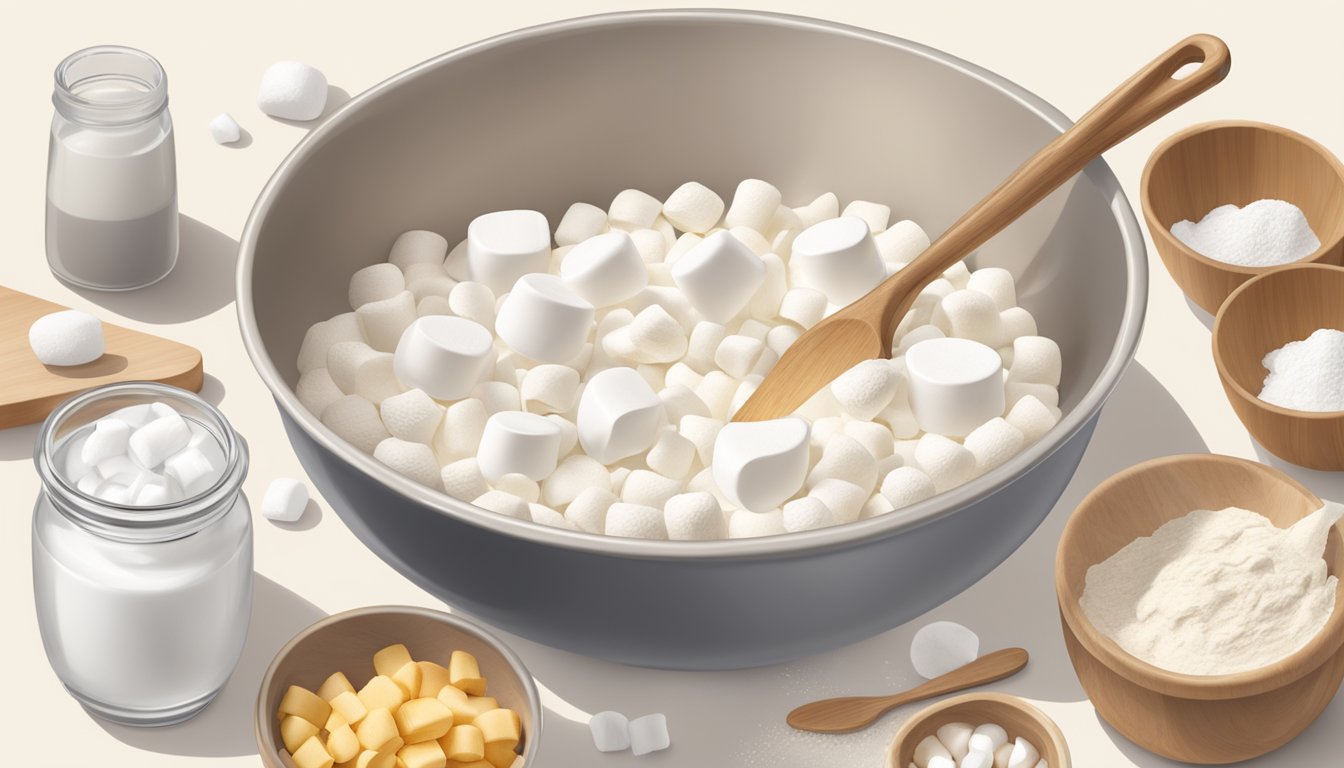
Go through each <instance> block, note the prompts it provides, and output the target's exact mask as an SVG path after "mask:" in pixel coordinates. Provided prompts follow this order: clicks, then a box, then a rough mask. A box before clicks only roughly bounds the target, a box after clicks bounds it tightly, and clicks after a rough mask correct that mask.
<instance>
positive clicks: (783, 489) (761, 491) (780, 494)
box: [713, 418, 811, 512]
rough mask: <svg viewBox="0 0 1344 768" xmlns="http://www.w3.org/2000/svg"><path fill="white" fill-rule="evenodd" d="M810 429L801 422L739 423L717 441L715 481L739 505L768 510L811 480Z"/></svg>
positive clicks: (715, 444)
mask: <svg viewBox="0 0 1344 768" xmlns="http://www.w3.org/2000/svg"><path fill="white" fill-rule="evenodd" d="M810 432H811V427H810V425H809V424H808V423H807V421H805V420H803V419H799V418H784V419H771V420H769V421H743V422H734V423H732V424H728V425H726V426H724V427H723V429H721V430H719V434H718V437H717V438H716V439H715V441H714V458H713V470H714V482H715V483H716V484H718V486H719V489H720V490H721V491H722V492H723V494H724V495H725V496H727V497H728V499H729V500H731V501H732V502H733V503H735V504H736V505H737V506H739V507H741V508H743V509H748V510H751V511H752V512H768V511H770V510H772V509H775V508H777V507H778V506H779V505H781V504H783V503H784V502H785V501H787V500H788V499H789V498H790V497H792V496H793V494H794V493H796V492H797V491H798V489H799V488H801V487H802V486H803V481H804V480H806V479H807V462H808V436H809V434H810Z"/></svg>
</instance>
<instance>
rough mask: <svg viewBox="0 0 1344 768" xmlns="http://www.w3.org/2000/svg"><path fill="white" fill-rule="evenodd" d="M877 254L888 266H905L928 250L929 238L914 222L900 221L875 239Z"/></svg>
mask: <svg viewBox="0 0 1344 768" xmlns="http://www.w3.org/2000/svg"><path fill="white" fill-rule="evenodd" d="M873 241H874V243H875V244H876V245H877V252H878V254H879V255H881V257H882V261H883V263H885V264H887V265H901V266H904V265H906V264H909V263H910V262H912V261H914V260H915V257H917V256H919V254H921V253H923V252H924V251H926V250H928V247H929V236H928V235H927V234H925V232H924V230H923V229H922V228H921V227H920V226H919V225H918V224H916V223H915V222H913V221H909V220H906V221H898V222H896V223H895V224H892V225H891V226H890V227H888V228H886V229H885V230H883V231H882V232H879V233H878V234H877V235H875V236H874V237H873Z"/></svg>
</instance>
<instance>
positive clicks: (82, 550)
mask: <svg viewBox="0 0 1344 768" xmlns="http://www.w3.org/2000/svg"><path fill="white" fill-rule="evenodd" d="M167 409H171V412H170V411H169V410H167ZM174 414H175V415H176V416H180V417H181V419H182V420H183V421H184V422H185V423H186V428H187V429H188V430H189V434H190V440H191V441H192V442H191V444H190V448H187V447H181V448H178V449H177V452H176V453H174V454H173V456H178V455H182V456H186V457H187V459H192V461H187V460H181V463H180V465H179V463H178V460H174V459H171V458H170V459H169V460H168V461H172V462H174V463H173V464H172V465H171V467H170V468H169V469H164V470H163V471H161V472H160V471H156V468H155V467H150V468H148V469H146V468H144V467H140V468H138V469H137V468H134V466H135V462H136V458H137V457H143V456H144V455H145V451H146V450H155V449H157V448H160V447H162V445H163V441H162V440H155V441H152V442H153V445H150V446H149V448H145V445H147V444H148V443H149V442H151V441H146V440H140V441H138V442H137V441H135V440H132V441H131V442H130V444H129V445H130V448H129V454H128V453H126V452H125V449H123V453H122V454H118V455H117V456H115V457H113V458H104V459H101V460H100V461H99V463H97V464H92V465H91V464H89V463H87V462H85V461H83V459H82V457H83V456H84V455H85V454H84V453H83V451H82V449H83V447H84V446H85V444H87V443H88V441H89V439H90V436H91V435H92V434H93V433H94V432H95V431H96V429H97V428H98V427H97V425H98V423H100V422H108V421H110V419H108V418H105V417H108V416H110V415H111V416H116V421H118V422H119V423H118V424H117V425H116V426H117V427H118V430H119V431H121V432H122V433H123V434H127V432H126V430H123V429H121V424H122V423H125V424H127V425H135V426H132V431H131V432H129V434H131V435H132V436H133V435H134V432H135V431H138V430H141V429H144V428H145V426H146V425H147V424H150V423H152V422H153V421H154V419H156V418H169V419H172V418H175V416H174ZM172 426H176V427H177V428H178V429H179V430H180V429H181V428H182V425H180V424H176V423H174V424H173V425H172ZM151 431H154V432H163V431H164V430H151ZM146 436H147V437H148V436H150V435H149V434H148V433H146ZM121 445H122V446H125V445H127V442H126V441H125V440H123V441H122V442H121ZM172 447H173V446H168V448H172ZM137 448H140V449H141V450H140V451H139V452H137V450H136V449H137ZM165 450H166V449H165ZM193 451H195V452H194V453H193ZM201 457H204V458H201ZM127 462H130V463H129V464H128V463H127ZM34 463H35V464H36V465H37V471H38V474H39V475H40V477H41V479H42V491H41V494H40V495H39V496H38V499H37V504H36V506H35V508H34V510H33V530H32V539H33V592H34V598H35V601H36V605H37V618H38V625H39V627H40V629H41V634H42V643H43V646H44V647H45V649H46V653H47V658H48V660H49V661H50V662H51V666H52V668H53V669H54V670H55V672H56V675H57V676H58V677H59V678H60V680H61V682H62V683H63V684H64V685H65V687H66V688H67V689H68V690H69V691H70V693H71V694H72V695H73V696H74V697H75V698H76V699H77V700H78V701H79V702H80V703H81V704H82V705H83V706H84V707H85V708H86V709H88V710H90V711H91V712H92V713H94V714H96V715H98V716H100V717H103V718H105V719H108V720H112V721H115V722H120V723H124V724H130V725H168V724H171V723H176V722H181V721H182V720H186V719H187V718H190V717H191V716H192V715H194V714H196V713H197V712H199V711H200V710H201V709H202V708H204V707H205V706H206V705H207V704H209V703H210V701H211V699H213V698H214V697H215V695H216V694H218V693H219V691H220V690H221V689H222V688H223V687H224V684H225V683H226V682H227V681H228V679H229V676H230V674H231V673H232V672H233V668H234V666H235V665H236V664H237V662H238V659H239V657H240V655H241V654H242V650H243V643H244V641H245V640H246V637H247V628H248V621H249V619H250V616H251V605H252V519H251V511H250V509H249V506H248V503H247V498H246V497H245V496H244V495H243V493H242V482H243V479H244V477H245V476H246V475H247V468H248V456H247V448H246V445H245V444H244V443H243V440H242V439H241V437H240V436H239V435H238V434H237V433H236V432H234V430H233V428H232V427H231V426H230V425H229V423H228V421H227V420H225V418H224V416H223V415H222V414H221V413H220V412H219V411H218V410H217V409H215V408H214V407H213V406H211V405H210V404H209V403H207V402H205V401H204V400H202V399H201V398H200V397H197V396H196V395H194V394H192V393H190V392H187V391H185V390H181V389H177V388H176V387H170V386H166V385H162V384H152V383H142V382H137V383H129V384H113V385H109V386H105V387H100V388H97V389H93V390H90V391H89V392H86V393H84V394H82V395H78V396H76V397H74V398H72V399H71V400H69V401H67V402H66V403H65V404H63V405H61V406H60V407H59V408H57V409H56V410H55V411H54V412H53V413H52V414H51V415H50V416H49V417H48V418H47V420H46V422H45V423H44V424H43V426H42V430H41V432H40V434H39V437H38V443H37V452H36V455H35V456H34ZM216 465H217V466H216ZM164 466H169V464H168V462H167V461H166V462H163V463H162V464H160V465H156V467H164ZM187 467H195V468H196V471H193V472H191V473H190V474H188V472H187V471H186V469H185V468H187ZM207 468H208V469H207ZM123 471H124V472H129V473H131V475H132V476H117V475H116V473H117V472H123ZM100 473H101V474H100ZM88 478H92V481H90V480H89V479H88ZM127 483H129V485H127ZM150 484H157V485H155V487H156V488H158V487H159V486H160V485H161V486H162V487H163V488H166V489H168V491H167V493H166V495H165V494H164V493H162V492H160V493H159V494H158V495H157V496H155V497H153V498H151V496H149V495H146V494H145V493H143V492H142V491H143V488H145V487H147V486H149V485H150ZM137 486H139V490H136V487H137ZM123 487H125V488H130V489H132V490H131V491H124V490H118V489H121V488H123ZM113 491H116V493H113ZM132 497H134V498H132ZM135 498H139V499H141V500H142V501H158V502H160V503H155V504H144V505H137V504H136V503H135ZM109 499H112V500H109Z"/></svg>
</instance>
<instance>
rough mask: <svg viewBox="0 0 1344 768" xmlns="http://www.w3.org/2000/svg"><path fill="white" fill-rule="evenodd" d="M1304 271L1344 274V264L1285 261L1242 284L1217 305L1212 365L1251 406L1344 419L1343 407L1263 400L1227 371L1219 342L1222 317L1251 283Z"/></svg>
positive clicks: (1305, 417) (1291, 416) (1323, 418)
mask: <svg viewBox="0 0 1344 768" xmlns="http://www.w3.org/2000/svg"><path fill="white" fill-rule="evenodd" d="M1301 270H1321V271H1326V272H1337V273H1344V267H1342V266H1337V265H1334V264H1315V263H1310V264H1298V263H1293V264H1285V265H1283V266H1280V267H1276V268H1274V269H1270V270H1267V271H1265V272H1263V273H1261V274H1259V275H1256V276H1255V277H1253V278H1251V279H1250V280H1247V281H1246V282H1244V283H1242V284H1241V285H1239V286H1237V288H1236V290H1234V291H1232V292H1231V293H1229V294H1228V295H1227V299H1226V300H1224V301H1223V304H1222V306H1220V307H1218V314H1217V315H1215V316H1214V318H1213V330H1212V332H1211V333H1210V335H1209V337H1210V339H1211V342H1210V343H1211V346H1212V347H1213V364H1214V367H1216V368H1217V369H1218V378H1220V379H1222V381H1223V386H1224V387H1228V388H1231V389H1232V391H1234V392H1236V394H1237V396H1238V397H1239V398H1241V399H1242V400H1244V401H1246V402H1247V403H1248V404H1249V405H1251V406H1252V407H1254V408H1259V409H1260V410H1263V411H1265V412H1267V413H1272V414H1274V415H1275V416H1280V417H1283V418H1289V419H1303V420H1306V421H1334V420H1338V419H1341V418H1344V410H1341V411H1299V410H1297V409H1295V408H1285V407H1283V406H1282V405H1275V404H1274V403H1269V402H1265V401H1264V400H1261V399H1260V396H1259V395H1253V394H1251V391H1250V390H1248V389H1246V388H1245V387H1243V386H1242V385H1241V382H1240V381H1237V379H1236V377H1235V376H1233V375H1232V372H1231V371H1230V370H1228V367H1227V361H1226V360H1224V359H1223V352H1222V344H1221V343H1220V342H1221V341H1222V339H1223V336H1224V334H1223V332H1222V323H1223V317H1224V314H1225V313H1226V312H1227V311H1228V309H1229V308H1230V307H1231V306H1232V305H1233V302H1235V301H1236V300H1237V299H1238V298H1240V296H1241V295H1242V294H1243V293H1245V292H1246V291H1248V290H1250V288H1251V286H1252V285H1258V284H1259V283H1261V282H1262V281H1266V280H1270V279H1273V278H1275V276H1277V275H1278V274H1279V273H1280V272H1294V271H1301ZM1341 330H1344V329H1341ZM1299 341H1300V339H1299Z"/></svg>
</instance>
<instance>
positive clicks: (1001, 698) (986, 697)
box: [884, 691, 1073, 768]
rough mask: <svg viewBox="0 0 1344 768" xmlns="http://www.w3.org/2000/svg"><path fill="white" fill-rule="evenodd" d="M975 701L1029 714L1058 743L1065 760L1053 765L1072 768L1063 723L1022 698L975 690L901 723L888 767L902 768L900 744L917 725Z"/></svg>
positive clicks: (889, 747) (887, 756) (890, 749)
mask: <svg viewBox="0 0 1344 768" xmlns="http://www.w3.org/2000/svg"><path fill="white" fill-rule="evenodd" d="M975 701H991V702H994V703H996V704H1002V705H1004V706H1008V707H1012V708H1013V709H1016V710H1018V711H1020V712H1022V713H1023V714H1025V715H1027V716H1028V717H1030V718H1031V719H1032V720H1035V721H1036V723H1037V724H1038V725H1040V726H1041V728H1042V729H1043V730H1044V731H1045V732H1046V734H1047V735H1049V736H1050V740H1051V741H1052V742H1054V744H1053V746H1054V747H1055V751H1057V752H1059V753H1060V757H1061V758H1063V760H1062V762H1061V764H1060V765H1055V764H1054V763H1051V765H1052V766H1053V768H1070V765H1071V764H1072V760H1073V758H1072V756H1071V755H1070V754H1069V741H1068V739H1066V738H1064V731H1063V729H1061V728H1060V727H1059V724H1058V723H1056V722H1055V721H1054V720H1053V719H1051V717H1050V716H1049V715H1047V714H1045V712H1043V711H1042V710H1041V708H1040V707H1038V706H1036V705H1035V704H1032V703H1031V702H1029V701H1027V700H1026V699H1024V698H1022V697H1021V696H1014V695H1012V694H1011V693H1000V692H998V691H974V692H971V693H963V694H961V695H959V696H953V697H951V698H948V699H943V700H942V701H937V702H934V703H933V704H930V705H928V706H926V707H924V708H922V709H920V710H919V711H918V712H915V713H914V714H913V715H910V716H909V717H908V718H906V719H905V722H903V723H901V727H900V728H899V729H897V731H896V735H894V736H892V737H891V741H889V742H887V750H886V753H885V762H884V765H885V766H886V768H901V766H899V765H897V763H896V755H897V751H896V750H897V745H898V744H900V743H902V742H903V741H905V740H906V739H908V738H910V733H911V731H913V730H915V727H916V726H917V725H919V724H920V723H922V722H923V721H925V720H927V719H929V718H930V717H932V716H934V715H936V714H938V713H940V712H943V711H946V710H949V709H953V708H955V707H959V706H961V705H963V704H969V703H971V702H975ZM1019 735H1020V734H1019ZM1033 746H1036V745H1033ZM1038 749H1039V747H1038Z"/></svg>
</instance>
